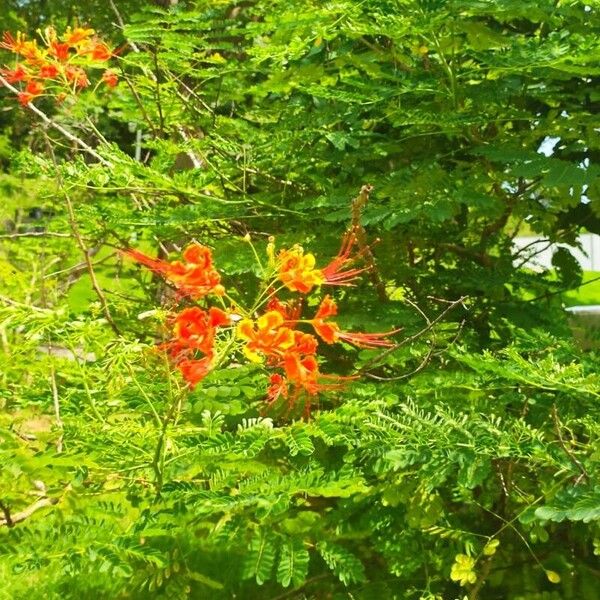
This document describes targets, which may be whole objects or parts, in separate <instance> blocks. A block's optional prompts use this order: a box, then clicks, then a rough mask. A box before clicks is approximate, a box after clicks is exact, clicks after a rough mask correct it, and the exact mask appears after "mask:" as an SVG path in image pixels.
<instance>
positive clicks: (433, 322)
mask: <svg viewBox="0 0 600 600" xmlns="http://www.w3.org/2000/svg"><path fill="white" fill-rule="evenodd" d="M466 298H467V296H461V297H460V298H459V299H458V300H454V301H452V302H450V303H449V304H448V306H447V307H446V308H445V309H444V310H443V311H442V312H441V313H440V314H439V315H438V316H437V317H436V318H435V319H433V320H430V319H428V318H427V325H426V326H425V327H423V329H421V330H420V331H417V333H415V334H413V335H411V336H409V337H407V338H404V339H403V340H402V341H401V342H398V343H397V344H394V345H393V346H391V347H390V348H386V349H385V350H384V351H383V352H380V353H379V354H378V355H377V356H375V357H374V358H372V359H371V360H369V361H368V362H367V363H366V364H365V365H363V366H362V367H361V368H360V369H359V370H358V371H357V374H364V373H365V372H366V371H367V369H370V368H371V367H372V366H373V365H375V364H377V363H378V362H379V361H380V360H381V359H382V358H385V357H386V356H389V355H390V354H392V352H395V351H396V350H398V348H401V347H402V346H406V344H409V343H410V342H413V341H415V340H417V339H419V338H420V337H421V336H423V335H425V334H426V333H427V332H428V331H430V330H432V329H433V328H434V327H435V325H437V324H438V323H439V322H440V321H441V320H442V319H443V318H444V317H445V316H446V315H447V314H448V313H449V312H450V311H451V310H452V309H453V308H454V307H456V306H458V305H459V304H462V303H463V302H464V301H465V300H466Z"/></svg>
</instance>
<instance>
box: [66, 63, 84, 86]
mask: <svg viewBox="0 0 600 600" xmlns="http://www.w3.org/2000/svg"><path fill="white" fill-rule="evenodd" d="M65 76H66V78H67V81H69V82H70V83H72V84H73V85H74V86H75V87H78V88H84V87H87V86H88V85H90V81H89V79H88V78H87V74H86V72H85V71H84V70H83V69H82V68H81V67H75V66H73V65H68V66H67V67H66V69H65Z"/></svg>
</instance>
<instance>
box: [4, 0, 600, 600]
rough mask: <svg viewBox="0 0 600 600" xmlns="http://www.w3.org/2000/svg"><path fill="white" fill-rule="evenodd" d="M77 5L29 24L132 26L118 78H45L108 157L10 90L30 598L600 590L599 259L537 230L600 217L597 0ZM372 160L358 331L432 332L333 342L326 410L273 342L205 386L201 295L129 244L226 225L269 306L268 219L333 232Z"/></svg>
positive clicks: (14, 369) (11, 239)
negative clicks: (566, 304) (183, 298)
mask: <svg viewBox="0 0 600 600" xmlns="http://www.w3.org/2000/svg"><path fill="white" fill-rule="evenodd" d="M80 4H81V5H82V6H79V7H78V8H76V9H75V8H73V9H72V10H73V11H75V12H77V11H78V12H77V14H74V12H71V9H70V8H68V7H67V6H66V4H64V3H58V2H46V3H42V2H33V1H32V2H24V3H21V2H9V5H8V6H9V9H10V10H8V11H6V14H2V15H0V24H1V25H2V27H3V28H4V27H5V28H6V29H11V30H15V29H17V28H19V27H20V28H22V29H24V28H27V27H30V28H31V29H32V30H33V29H35V28H36V27H38V26H39V25H40V24H45V23H46V21H47V20H53V21H54V22H55V23H56V24H57V26H63V25H66V24H68V23H70V22H72V20H73V19H74V18H75V17H77V16H78V17H79V18H80V21H81V22H89V23H91V24H92V25H93V26H94V27H95V28H96V29H97V30H98V31H100V32H101V33H102V36H103V38H106V39H111V37H112V39H113V40H114V43H115V45H117V44H118V45H119V46H121V45H122V50H121V51H120V53H119V58H118V59H117V60H116V63H115V64H116V65H118V68H119V69H120V77H121V83H120V85H119V86H118V87H117V88H115V89H114V90H106V89H98V90H96V91H93V90H87V91H85V92H83V93H82V94H81V96H80V98H79V101H78V103H77V104H75V105H71V104H65V105H57V104H55V103H54V102H52V100H51V99H50V98H45V99H43V100H41V101H40V102H39V107H40V108H41V109H42V110H44V111H45V112H46V113H47V114H49V115H50V116H51V117H52V118H53V119H54V120H55V122H57V123H60V124H61V125H63V126H64V127H66V128H68V130H69V131H72V132H73V133H74V134H76V135H77V136H79V137H80V138H81V140H83V141H85V142H86V143H87V144H90V145H91V146H93V147H94V149H95V150H96V152H97V153H98V154H99V155H100V156H101V157H102V159H103V161H104V163H103V162H101V161H99V160H98V159H97V157H94V156H90V155H86V153H85V152H82V151H80V150H81V148H79V150H78V149H77V147H76V145H75V144H72V143H71V142H69V141H68V140H66V139H65V138H64V136H63V135H62V134H61V133H60V132H59V131H57V130H56V129H53V128H46V127H45V126H42V125H40V122H39V121H38V120H37V119H36V117H35V115H32V114H30V113H28V112H27V111H25V110H23V109H20V108H18V107H17V105H16V103H15V102H14V100H13V99H12V98H11V97H10V94H9V93H8V92H6V93H4V92H2V98H1V100H0V101H1V102H2V105H3V107H6V108H7V110H3V111H1V112H0V124H1V126H2V130H3V134H2V137H0V164H1V166H2V169H3V170H2V173H1V174H0V198H1V200H2V202H1V203H0V223H1V225H0V227H1V229H2V232H1V233H0V236H2V237H0V240H1V242H0V243H1V246H0V288H1V289H0V464H1V465H2V468H1V469H0V501H1V503H2V504H1V505H0V508H1V509H2V510H1V512H0V581H2V583H3V585H2V586H1V589H0V598H1V599H2V600H4V598H7V599H11V600H12V599H13V598H23V597H27V598H31V599H32V600H35V599H37V598H40V599H41V598H44V599H46V598H50V599H54V598H57V599H58V598H60V599H64V598H78V599H79V598H134V599H135V598H140V599H142V598H144V599H146V598H177V599H179V598H215V599H219V598H224V599H225V598H232V597H236V598H244V599H246V598H247V599H252V598H261V599H262V598H278V597H286V598H287V597H289V598H298V599H300V598H326V597H331V598H335V599H338V598H339V599H341V598H348V597H352V598H356V599H360V600H363V599H364V600H366V599H368V598H377V599H381V598H398V599H412V598H415V599H417V598H423V599H433V598H436V599H437V598H455V597H463V596H464V595H466V596H467V597H469V598H470V599H475V598H490V599H493V598H498V599H500V598H502V599H510V600H517V599H518V600H535V599H537V598H541V597H544V598H565V599H577V600H595V599H596V598H597V597H598V592H597V590H598V575H597V574H598V568H597V554H598V548H599V547H600V542H599V540H600V529H599V518H600V495H599V491H598V476H599V473H600V464H599V454H598V450H597V447H598V439H599V438H600V426H599V425H598V423H599V422H600V411H599V403H598V399H599V394H600V385H599V383H600V382H599V376H598V375H597V373H598V365H599V359H598V356H597V353H596V352H593V351H592V352H587V353H583V352H581V351H580V350H579V349H578V348H576V347H575V346H574V345H573V342H572V341H571V336H570V332H569V329H568V327H567V323H566V320H565V318H564V315H563V313H562V311H561V306H560V304H561V294H562V292H563V291H564V290H566V289H570V288H573V287H577V285H578V283H579V281H580V279H581V276H582V274H581V272H580V270H579V268H578V266H577V265H576V263H575V261H574V259H573V257H572V256H571V253H570V252H569V251H568V249H561V250H560V251H559V252H558V253H557V254H556V255H555V259H554V266H555V270H554V271H552V272H538V271H534V270H532V269H529V268H525V267H524V265H525V264H526V259H527V258H528V257H527V251H523V252H521V253H517V252H516V251H515V250H514V248H513V246H512V240H513V238H514V237H515V236H516V235H517V234H518V233H519V231H523V229H524V227H527V230H528V231H529V232H533V233H535V234H538V235H540V236H541V237H544V238H546V239H548V240H549V241H552V242H560V243H568V242H572V241H573V240H574V239H575V236H576V234H577V233H578V232H579V231H580V229H581V227H582V226H585V227H586V228H587V229H588V230H590V231H600V227H599V221H598V217H597V216H596V213H597V206H598V202H599V198H598V191H599V190H600V187H599V184H598V175H599V171H598V136H597V129H598V126H599V124H598V116H597V114H598V110H597V108H598V106H597V104H598V92H597V89H596V88H597V76H598V66H597V65H598V57H599V55H600V53H599V42H598V40H599V39H600V37H599V36H598V33H599V25H600V21H599V17H598V6H597V5H596V4H595V3H594V2H588V3H587V4H586V3H584V2H579V1H575V0H573V1H561V2H555V1H552V2H551V1H550V0H542V1H539V0H538V1H536V2H533V1H529V0H519V1H517V0H498V1H495V2H483V1H470V0H456V1H450V0H429V1H424V0H423V1H417V0H406V1H404V0H365V1H362V2H356V1H354V0H336V1H334V2H312V1H311V2H306V1H302V2H300V1H299V0H292V1H290V0H288V1H286V2H283V1H281V0H259V1H258V2H254V3H241V4H239V5H235V4H233V3H229V2H224V1H219V2H215V1H210V2H209V1H205V0H197V1H191V0H190V1H187V2H184V1H182V0H180V2H179V3H174V5H173V6H172V7H171V8H169V9H165V8H161V7H159V6H157V5H156V4H149V3H142V2H134V1H133V0H129V1H128V2H122V1H120V0H115V2H114V4H115V6H116V7H117V9H118V11H121V12H120V15H119V16H120V18H121V17H122V19H123V21H124V23H125V27H124V29H123V30H120V29H117V28H113V27H112V25H111V23H113V22H115V20H117V21H118V19H117V17H116V15H115V14H114V12H113V9H112V8H111V6H110V4H107V3H104V2H103V3H93V4H92V3H80ZM84 4H85V5H86V6H87V8H86V6H84ZM88 4H89V6H88ZM44 11H47V12H44ZM86 11H88V12H86ZM137 132H140V133H141V135H138V133H137ZM550 138H552V139H554V138H560V139H559V140H558V141H556V144H555V146H554V151H553V153H552V154H551V155H549V156H546V155H545V154H543V153H541V152H540V151H539V149H540V146H541V145H542V144H544V147H547V146H548V145H549V144H550V142H552V139H550ZM49 149H52V150H53V152H52V153H51V152H49ZM136 150H137V151H138V156H137V157H136ZM366 183H370V184H372V185H373V186H374V189H373V191H372V193H371V195H370V199H369V202H368V204H367V205H366V206H365V207H364V208H363V210H362V212H361V214H360V215H359V216H360V222H361V224H362V225H363V226H364V227H365V230H366V234H367V237H368V240H369V241H370V242H373V241H374V240H375V239H376V238H380V241H379V242H378V243H377V244H374V245H373V253H374V255H375V259H376V261H377V273H376V275H377V277H378V278H379V281H380V282H381V283H382V284H383V285H380V286H377V285H376V283H377V281H375V282H374V281H373V279H374V277H373V276H372V274H365V275H364V276H363V278H362V281H361V283H360V284H359V285H358V286H357V288H355V289H353V293H352V294H347V293H346V292H345V291H344V290H339V289H338V290H334V292H333V293H334V294H335V295H336V297H338V298H339V299H340V300H343V301H344V306H345V307H347V309H346V310H345V313H344V316H343V318H340V324H341V325H343V327H344V328H346V329H352V330H361V331H373V330H376V329H379V330H386V328H390V329H391V328H395V327H403V330H402V332H401V334H400V335H399V339H400V340H401V341H402V342H403V344H402V345H401V346H400V347H398V348H397V349H395V350H394V351H393V352H390V353H388V354H386V355H385V356H382V357H378V353H377V352H375V351H372V350H361V351H354V350H351V349H350V348H344V349H342V350H338V348H337V347H325V349H324V350H325V356H326V362H327V367H328V371H330V372H336V373H339V374H341V375H351V374H353V373H354V372H355V370H356V369H360V370H361V374H362V375H363V376H362V378H361V379H359V380H350V381H349V382H348V385H347V386H346V387H345V388H344V389H342V390H333V391H332V392H331V393H329V394H324V395H323V396H322V397H320V399H319V404H318V406H316V407H314V410H313V412H312V414H311V417H310V419H301V418H300V417H301V415H300V414H298V413H297V412H294V411H293V410H290V412H289V413H288V414H280V413H275V412H272V411H269V409H268V407H267V406H266V403H265V395H266V386H267V381H266V378H265V376H264V374H263V372H262V371H261V369H260V367H258V366H247V365H244V366H241V365H237V364H233V365H230V366H228V367H224V368H221V369H219V370H216V371H214V372H212V373H211V374H210V375H209V376H208V377H207V378H206V380H205V381H203V382H202V385H200V386H198V387H197V388H196V389H195V390H193V391H190V390H188V389H187V388H186V387H185V385H184V383H183V382H182V381H181V379H180V378H179V377H178V375H176V374H174V373H172V372H171V369H170V368H169V365H168V364H166V363H165V361H164V360H163V358H162V355H161V353H159V352H156V351H155V348H156V343H157V342H160V341H162V339H163V338H164V335H165V323H166V322H167V320H168V312H169V310H170V309H171V308H172V306H173V295H172V292H171V290H170V289H169V288H167V287H166V286H165V285H164V284H162V283H161V282H159V281H158V280H157V278H156V277H153V276H152V274H149V273H148V272H144V271H142V270H140V269H139V268H138V267H137V266H136V265H134V264H133V263H132V262H131V261H129V260H127V259H125V258H124V257H123V256H122V255H121V254H120V252H119V250H121V249H123V248H124V247H126V246H128V245H131V246H135V247H137V248H139V249H141V250H143V251H145V252H147V253H149V254H152V255H157V254H158V253H161V255H162V256H165V255H166V254H167V253H168V252H173V256H175V255H176V254H177V252H176V250H177V249H179V248H181V247H182V246H184V245H185V244H187V243H188V242H189V241H190V240H191V239H193V238H195V239H198V240H199V241H201V242H202V243H205V244H208V245H210V246H211V248H213V250H214V256H215V262H216V263H217V264H218V265H219V268H220V269H221V270H222V272H223V274H224V284H225V286H226V287H227V289H228V291H229V293H230V294H231V296H232V298H233V299H234V300H238V301H241V300H242V299H243V300H245V301H247V300H248V299H249V298H251V297H252V295H253V294H254V292H255V291H256V286H257V275H259V274H260V267H259V265H258V264H257V261H256V258H255V255H254V251H253V248H252V247H251V246H250V245H249V244H248V243H247V242H246V241H244V236H245V234H246V233H250V235H251V240H252V243H253V245H254V250H255V251H256V254H257V255H258V256H259V257H260V258H261V259H262V257H265V256H266V249H267V245H268V243H269V241H268V237H269V236H270V235H275V236H276V243H277V245H278V247H282V246H289V245H291V244H293V243H301V244H302V245H303V246H305V247H307V248H308V247H310V248H311V250H314V251H315V253H316V254H317V258H318V259H319V260H322V259H323V257H328V256H332V255H334V254H335V252H336V251H337V248H338V244H339V239H340V236H341V234H342V233H343V231H344V230H346V229H347V227H348V226H349V225H350V223H351V222H352V219H353V218H356V216H357V215H356V214H352V211H351V200H352V199H353V198H355V197H356V196H357V193H358V191H359V189H360V188H361V186H362V185H364V184H366ZM582 194H585V196H586V197H587V198H588V199H589V203H587V204H582V203H581V202H580V199H581V196H582ZM69 205H71V206H72V207H73V216H71V215H70V211H69ZM74 231H75V232H77V233H78V234H79V238H80V239H79V241H78V240H76V239H74ZM82 246H83V248H82ZM84 255H87V256H88V257H89V259H90V261H91V263H92V269H93V274H94V278H93V279H92V276H91V274H90V269H89V264H88V263H87V261H86V260H85V256H84ZM460 298H463V300H462V301H460V302H456V301H458V300H459V299H460ZM307 302H308V304H309V306H311V307H312V302H313V301H312V300H311V299H310V298H309V299H308V301H307ZM454 302H456V303H455V304H452V303H454ZM415 306H416V307H417V308H415ZM438 317H439V319H438ZM413 336H414V337H413ZM404 342H406V343H404ZM11 520H13V521H14V522H9V521H11ZM594 552H595V554H594Z"/></svg>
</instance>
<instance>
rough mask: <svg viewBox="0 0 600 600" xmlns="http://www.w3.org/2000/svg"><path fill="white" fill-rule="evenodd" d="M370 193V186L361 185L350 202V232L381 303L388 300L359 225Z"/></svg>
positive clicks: (371, 188)
mask: <svg viewBox="0 0 600 600" xmlns="http://www.w3.org/2000/svg"><path fill="white" fill-rule="evenodd" d="M372 191H373V186H372V185H368V184H367V185H363V186H362V188H360V192H359V194H358V196H357V197H356V198H355V199H354V200H353V201H352V205H351V214H352V231H353V232H354V235H355V236H356V242H357V244H358V248H359V250H360V253H361V255H362V256H363V258H364V260H365V262H366V263H367V266H368V268H369V276H370V277H371V281H372V282H373V285H374V286H375V289H376V290H377V295H378V296H379V299H380V300H381V301H382V302H387V301H388V300H389V298H388V295H387V292H386V290H385V284H384V283H383V281H382V280H381V277H380V276H379V271H378V270H377V264H376V262H375V257H374V256H373V252H371V248H370V246H369V244H368V243H367V232H366V231H365V228H364V227H363V225H362V223H361V216H362V210H363V208H364V207H365V206H366V204H367V202H368V201H369V194H370V193H371V192H372Z"/></svg>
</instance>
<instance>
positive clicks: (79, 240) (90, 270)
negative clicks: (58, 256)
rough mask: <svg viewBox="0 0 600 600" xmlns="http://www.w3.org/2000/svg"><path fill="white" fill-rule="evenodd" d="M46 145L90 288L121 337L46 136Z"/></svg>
mask: <svg viewBox="0 0 600 600" xmlns="http://www.w3.org/2000/svg"><path fill="white" fill-rule="evenodd" d="M46 144H47V146H48V151H49V153H50V156H51V157H52V161H53V162H54V166H55V169H56V177H57V182H58V185H59V187H60V189H61V191H62V192H63V196H64V198H65V203H66V205H67V213H68V216H69V225H70V226H71V230H72V231H73V235H74V236H75V240H76V241H77V245H78V246H79V249H80V250H81V252H82V254H83V260H84V261H85V264H86V265H87V270H88V273H89V275H90V280H91V282H92V287H93V288H94V291H95V292H96V296H98V300H100V305H101V306H102V312H103V313H104V317H105V318H106V321H107V322H108V324H109V325H110V327H111V329H112V330H113V331H114V332H115V333H116V334H117V335H121V332H120V331H119V328H118V327H117V325H116V324H115V322H114V320H113V318H112V315H111V313H110V308H109V306H108V301H107V300H106V296H105V295H104V292H103V291H102V288H101V287H100V284H99V283H98V278H97V277H96V271H95V270H94V264H93V262H92V257H91V254H90V250H89V248H88V247H87V246H86V245H85V242H84V241H83V238H82V237H81V233H80V232H79V226H78V225H77V219H76V217H75V210H74V209H73V203H72V202H71V197H70V196H69V194H68V193H67V190H66V189H65V187H64V185H63V182H62V178H61V176H60V171H59V168H58V163H57V162H56V156H55V154H54V150H53V149H52V145H51V144H50V140H49V138H48V136H46Z"/></svg>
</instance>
